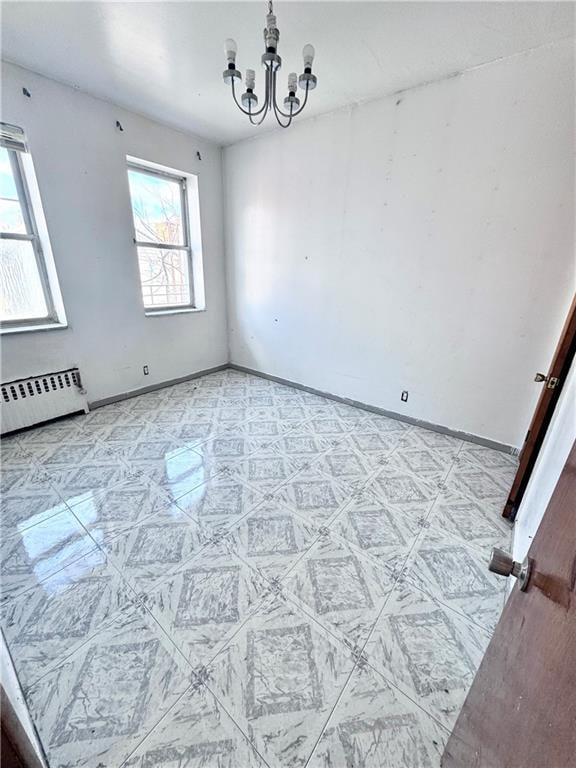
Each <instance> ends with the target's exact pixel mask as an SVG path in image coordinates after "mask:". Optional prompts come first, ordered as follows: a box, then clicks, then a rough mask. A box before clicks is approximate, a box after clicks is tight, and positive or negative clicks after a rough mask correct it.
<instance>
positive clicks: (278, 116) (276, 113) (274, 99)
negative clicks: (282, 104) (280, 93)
mask: <svg viewBox="0 0 576 768" xmlns="http://www.w3.org/2000/svg"><path fill="white" fill-rule="evenodd" d="M272 105H273V107H274V115H275V117H276V121H277V122H278V125H280V126H281V127H282V128H289V127H290V124H291V123H292V115H285V114H284V112H282V111H281V110H280V109H278V105H277V104H276V80H274V88H273V90H272ZM290 110H292V107H290ZM280 115H282V116H283V117H288V118H289V120H288V122H287V123H286V124H284V123H283V122H282V120H280Z"/></svg>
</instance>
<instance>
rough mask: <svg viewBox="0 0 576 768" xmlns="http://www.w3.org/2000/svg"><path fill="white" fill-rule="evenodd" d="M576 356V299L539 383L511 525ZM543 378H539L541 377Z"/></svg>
mask: <svg viewBox="0 0 576 768" xmlns="http://www.w3.org/2000/svg"><path fill="white" fill-rule="evenodd" d="M575 352H576V296H575V297H574V299H573V301H572V306H571V307H570V312H569V313H568V317H567V318H566V322H565V323H564V328H563V329H562V334H561V336H560V340H559V341H558V345H557V347H556V351H555V353H554V357H553V358H552V363H551V365H550V369H549V371H548V374H547V375H546V376H544V377H543V378H542V379H538V381H540V382H541V384H542V386H543V389H542V393H541V394H540V398H539V400H538V405H537V406H536V410H535V411H534V416H533V417H532V421H531V422H530V426H529V427H528V432H527V433H526V438H525V440H524V445H523V446H522V452H521V453H520V463H519V465H518V470H517V472H516V476H515V478H514V482H513V483H512V489H511V490H510V494H509V496H508V500H507V502H506V504H505V506H504V510H503V512H502V516H503V517H505V518H507V519H508V520H510V521H513V520H514V518H515V517H516V513H517V511H518V507H519V506H520V502H521V501H522V497H523V496H524V491H525V490H526V486H527V485H528V480H529V479H530V475H531V474H532V470H533V469H534V464H535V463H536V459H537V458H538V452H539V451H540V448H541V447H542V443H543V442H544V436H545V435H546V430H547V429H548V426H549V424H550V420H551V419H552V414H553V413H554V408H555V407H556V403H557V402H558V398H559V397H560V392H561V391H562V387H563V385H564V382H565V380H566V376H567V375H568V371H569V370H570V365H571V363H572V360H573V359H574V354H575ZM539 375H540V374H537V376H539Z"/></svg>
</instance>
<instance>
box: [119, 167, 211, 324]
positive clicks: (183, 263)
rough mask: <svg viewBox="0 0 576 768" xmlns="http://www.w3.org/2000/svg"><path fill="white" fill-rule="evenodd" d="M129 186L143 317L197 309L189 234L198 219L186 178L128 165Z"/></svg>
mask: <svg viewBox="0 0 576 768" xmlns="http://www.w3.org/2000/svg"><path fill="white" fill-rule="evenodd" d="M128 181H129V185H130V198H131V201H132V215H133V218H134V242H135V244H136V248H137V251H138V264H139V268H140V283H141V288H142V299H143V302H144V309H145V311H146V313H147V314H152V313H154V312H169V311H178V310H186V309H193V308H198V303H197V302H195V295H194V294H195V291H194V288H195V282H196V281H195V280H194V271H195V264H194V254H193V249H192V245H191V231H194V230H196V231H197V230H198V228H199V215H198V206H197V205H196V206H195V207H192V208H191V207H190V202H191V201H189V200H188V186H189V181H190V180H189V178H188V177H186V176H183V175H178V174H175V173H169V172H166V171H164V170H158V169H157V168H151V167H149V166H143V165H137V164H133V163H130V164H129V165H128ZM194 181H195V177H194ZM194 190H195V192H196V193H197V187H196V186H195V187H194ZM195 197H196V203H197V194H196V196H195ZM191 211H192V212H193V213H195V214H196V215H195V216H194V219H195V221H194V224H195V226H194V227H192V228H191V227H190V221H189V219H190V213H191ZM196 298H197V297H196Z"/></svg>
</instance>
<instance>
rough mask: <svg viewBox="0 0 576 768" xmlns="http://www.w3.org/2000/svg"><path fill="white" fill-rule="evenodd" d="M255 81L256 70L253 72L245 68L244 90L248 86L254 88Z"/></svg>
mask: <svg viewBox="0 0 576 768" xmlns="http://www.w3.org/2000/svg"><path fill="white" fill-rule="evenodd" d="M255 83H256V72H254V70H253V69H247V70H246V90H248V89H249V88H250V89H252V90H254V85H255Z"/></svg>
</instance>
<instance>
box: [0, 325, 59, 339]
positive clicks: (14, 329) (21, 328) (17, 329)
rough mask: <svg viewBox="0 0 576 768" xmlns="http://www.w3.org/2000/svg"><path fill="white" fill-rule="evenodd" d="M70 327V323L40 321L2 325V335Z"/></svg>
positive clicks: (0, 330) (0, 328) (0, 329)
mask: <svg viewBox="0 0 576 768" xmlns="http://www.w3.org/2000/svg"><path fill="white" fill-rule="evenodd" d="M65 328H68V323H38V325H14V326H8V327H4V328H2V327H0V335H2V336H4V335H9V334H11V333H32V332H34V331H61V330H64V329H65Z"/></svg>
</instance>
